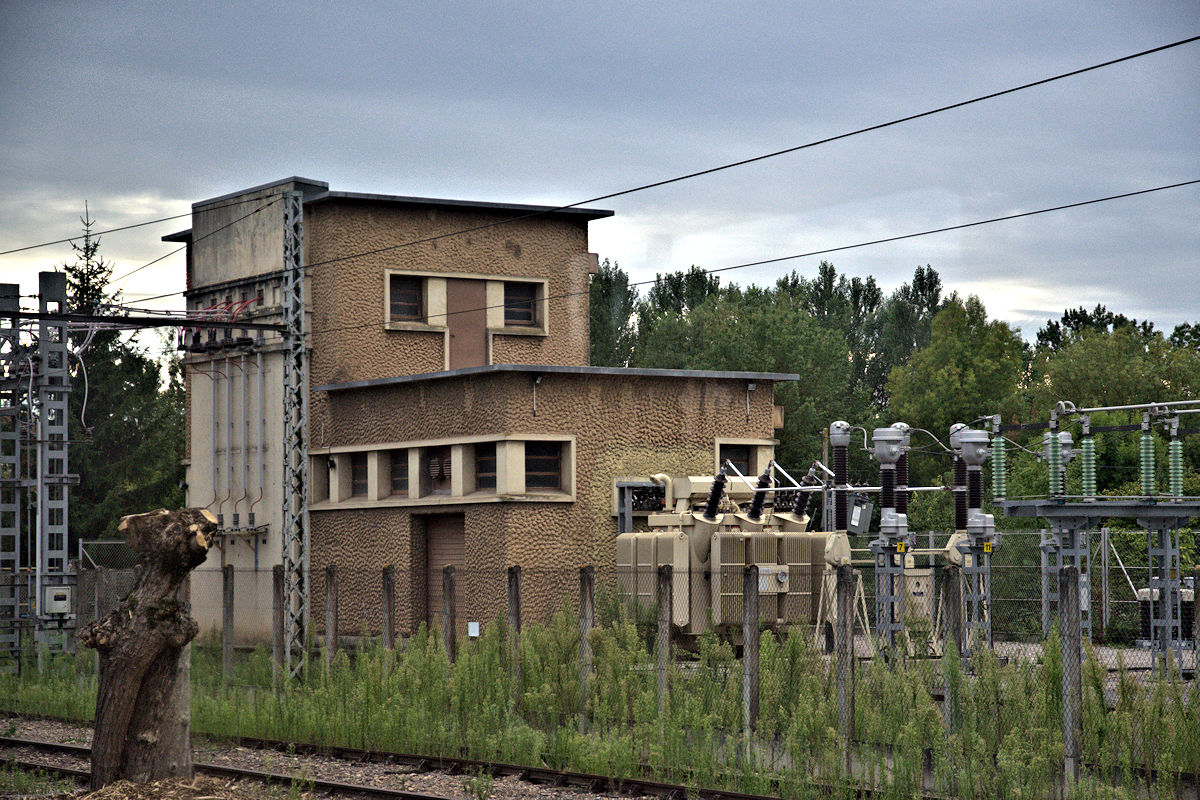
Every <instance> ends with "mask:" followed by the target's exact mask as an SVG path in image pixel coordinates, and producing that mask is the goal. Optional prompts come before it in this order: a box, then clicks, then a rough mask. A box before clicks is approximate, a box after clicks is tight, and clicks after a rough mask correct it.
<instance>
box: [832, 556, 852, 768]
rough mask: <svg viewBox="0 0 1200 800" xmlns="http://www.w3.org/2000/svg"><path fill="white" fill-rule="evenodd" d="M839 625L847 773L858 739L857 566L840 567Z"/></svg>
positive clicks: (842, 730) (836, 638)
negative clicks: (853, 744) (855, 638)
mask: <svg viewBox="0 0 1200 800" xmlns="http://www.w3.org/2000/svg"><path fill="white" fill-rule="evenodd" d="M834 604H835V608H836V610H837V626H836V629H835V630H836V634H835V636H834V649H835V650H836V653H837V707H838V712H837V713H838V733H839V734H840V736H841V738H842V747H843V749H844V751H845V765H844V768H845V770H846V774H847V775H849V774H850V748H851V745H852V743H853V742H854V567H852V566H850V565H849V564H843V565H842V566H840V567H838V568H837V584H836V586H835V599H834Z"/></svg>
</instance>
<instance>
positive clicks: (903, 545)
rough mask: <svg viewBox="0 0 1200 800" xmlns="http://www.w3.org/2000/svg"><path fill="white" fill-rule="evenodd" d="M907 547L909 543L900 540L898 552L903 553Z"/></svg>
mask: <svg viewBox="0 0 1200 800" xmlns="http://www.w3.org/2000/svg"><path fill="white" fill-rule="evenodd" d="M906 547H907V545H905V544H904V542H898V543H897V544H896V552H897V553H903V552H904V550H905V548H906Z"/></svg>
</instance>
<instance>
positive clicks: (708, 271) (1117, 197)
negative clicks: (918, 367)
mask: <svg viewBox="0 0 1200 800" xmlns="http://www.w3.org/2000/svg"><path fill="white" fill-rule="evenodd" d="M1198 183H1200V178H1197V179H1194V180H1189V181H1181V182H1179V183H1172V184H1167V185H1165V186H1156V187H1154V188H1151V189H1139V190H1137V191H1133V192H1123V193H1121V194H1114V195H1108V196H1107V197H1099V198H1095V199H1093V200H1082V201H1080V202H1076V203H1065V204H1063V205H1057V206H1051V207H1049V208H1041V209H1037V210H1035V211H1022V212H1020V213H1017V214H1006V215H1004V216H1000V217H991V218H989V219H982V220H975V221H974V222H964V223H961V224H958V225H947V226H944V227H941V228H932V229H929V230H925V231H918V232H916V233H906V234H901V235H898V236H888V237H884V238H882V239H872V240H870V241H866V242H856V243H854V244H847V245H842V246H840V247H829V248H825V249H823V250H811V251H809V252H807V253H794V254H792V255H787V256H778V257H776V258H767V259H762V260H759V261H749V262H746V263H744V264H734V265H732V266H728V267H716V268H714V269H706V270H702V271H703V272H704V273H705V274H706V275H714V274H717V273H721V272H731V271H733V270H738V269H746V268H747V267H759V266H764V265H767V264H778V263H780V262H783V261H792V260H795V259H799V258H811V257H813V256H819V255H827V254H829V253H837V252H842V251H845V250H854V249H857V248H861V247H871V246H874V245H879V244H888V243H891V242H897V241H901V240H905V239H915V238H918V237H921V236H930V235H932V234H935V233H946V232H949V231H956V230H962V229H964V228H974V227H978V226H980V225H990V224H992V223H995V222H1006V221H1008V220H1014V219H1020V218H1022V217H1032V216H1037V215H1039V214H1048V213H1050V212H1052V211H1063V210H1066V209H1071V208H1079V207H1081V206H1089V205H1095V204H1097V203H1105V202H1108V201H1110V200H1120V199H1124V198H1128V197H1135V196H1137V195H1143V194H1150V193H1153V192H1161V191H1164V190H1167V189H1177V188H1179V187H1181V186H1191V185H1193V184H1198ZM657 281H658V278H653V279H647V280H644V281H634V282H630V283H629V286H630V287H634V286H646V285H649V284H653V283H655V282H657ZM590 291H591V289H590V288H588V289H581V290H579V291H574V292H563V293H561V294H555V295H548V296H547V297H546V298H545V299H546V301H547V302H549V301H550V300H561V299H564V298H568V297H575V296H578V295H582V294H588V293H589V292H590ZM174 294H182V292H175V293H174ZM165 296H170V295H165ZM504 307H505V304H504V303H494V304H492V305H488V306H482V307H479V308H469V309H463V310H460V311H446V312H442V313H440V314H437V315H434V316H436V317H438V318H445V317H450V316H454V315H456V314H469V313H472V312H477V311H486V310H488V309H490V308H504ZM378 324H379V323H378V322H368V323H360V324H358V325H346V326H341V327H336V328H322V329H318V330H314V331H312V333H334V332H337V331H347V330H357V329H360V328H370V327H375V326H377V325H378ZM930 435H932V434H930Z"/></svg>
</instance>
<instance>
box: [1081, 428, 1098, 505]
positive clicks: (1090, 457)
mask: <svg viewBox="0 0 1200 800" xmlns="http://www.w3.org/2000/svg"><path fill="white" fill-rule="evenodd" d="M1080 452H1081V453H1082V455H1083V463H1082V465H1081V473H1082V478H1083V496H1084V499H1086V500H1094V499H1096V439H1095V438H1094V437H1092V436H1085V437H1084V439H1083V442H1082V443H1081V445H1080Z"/></svg>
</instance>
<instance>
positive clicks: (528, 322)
mask: <svg viewBox="0 0 1200 800" xmlns="http://www.w3.org/2000/svg"><path fill="white" fill-rule="evenodd" d="M504 324H505V325H524V326H527V327H531V326H534V325H536V324H537V284H536V283H516V282H510V283H506V284H504Z"/></svg>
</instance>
